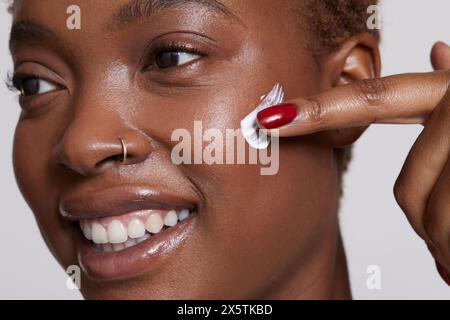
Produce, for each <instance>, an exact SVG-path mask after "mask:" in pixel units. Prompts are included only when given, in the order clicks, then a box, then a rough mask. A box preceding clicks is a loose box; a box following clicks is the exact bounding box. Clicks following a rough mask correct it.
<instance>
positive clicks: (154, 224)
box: [145, 213, 164, 234]
mask: <svg viewBox="0 0 450 320" xmlns="http://www.w3.org/2000/svg"><path fill="white" fill-rule="evenodd" d="M163 226H164V221H163V219H162V218H161V216H160V215H159V214H157V213H153V214H151V215H150V216H149V217H148V218H147V221H146V222H145V228H146V229H147V231H148V232H150V233H153V234H155V233H158V232H160V231H161V230H162V228H163Z"/></svg>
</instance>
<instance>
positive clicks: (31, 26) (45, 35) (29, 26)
mask: <svg viewBox="0 0 450 320" xmlns="http://www.w3.org/2000/svg"><path fill="white" fill-rule="evenodd" d="M56 38H57V36H56V34H55V33H54V32H53V31H52V30H51V29H50V28H48V27H47V26H45V25H43V24H41V23H38V22H35V21H32V20H29V19H26V20H21V21H17V22H15V23H14V24H13V25H12V27H11V32H10V34H9V48H10V49H11V47H12V45H13V44H14V43H15V42H19V41H26V40H34V41H36V40H47V41H49V40H50V41H51V40H56Z"/></svg>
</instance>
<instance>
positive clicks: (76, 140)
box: [54, 114, 151, 176]
mask: <svg viewBox="0 0 450 320" xmlns="http://www.w3.org/2000/svg"><path fill="white" fill-rule="evenodd" d="M150 154H151V141H150V138H149V137H148V136H147V135H146V134H145V133H144V132H142V131H141V130H138V129H136V128H132V127H129V126H127V125H126V124H124V123H123V122H122V121H120V119H115V118H114V116H113V115H104V116H103V117H101V119H99V118H98V117H95V116H94V115H93V114H90V115H87V116H81V117H78V118H77V119H75V120H73V121H72V122H71V123H70V124H69V126H68V127H67V129H66V130H65V132H64V135H63V137H62V139H61V140H60V141H59V143H58V144H57V145H56V147H55V148H54V158H55V159H56V162H57V163H58V164H59V165H61V166H64V167H66V168H69V169H70V170H72V171H73V172H76V173H78V174H80V175H82V176H93V175H97V174H100V173H101V172H103V171H104V170H106V169H107V168H108V167H111V166H121V165H132V164H136V163H139V162H143V161H145V159H147V158H148V157H149V155H150ZM124 156H125V157H124Z"/></svg>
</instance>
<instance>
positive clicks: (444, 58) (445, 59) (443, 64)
mask: <svg viewBox="0 0 450 320" xmlns="http://www.w3.org/2000/svg"><path fill="white" fill-rule="evenodd" d="M431 64H432V65H433V68H434V70H446V69H450V47H449V46H448V45H447V44H445V43H444V42H437V43H435V44H434V46H433V49H431Z"/></svg>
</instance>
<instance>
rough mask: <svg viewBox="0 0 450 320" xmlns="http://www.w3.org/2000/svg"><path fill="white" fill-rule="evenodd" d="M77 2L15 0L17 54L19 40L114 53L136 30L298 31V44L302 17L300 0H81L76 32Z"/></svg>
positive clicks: (278, 34)
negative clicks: (73, 24) (71, 24)
mask: <svg viewBox="0 0 450 320" xmlns="http://www.w3.org/2000/svg"><path fill="white" fill-rule="evenodd" d="M73 3H74V2H73V1H71V0H15V1H14V13H13V29H12V31H11V41H10V47H11V51H12V52H13V54H14V45H15V43H16V42H18V43H20V42H25V43H30V42H32V41H34V40H36V43H37V42H38V41H40V40H43V39H45V42H46V45H47V44H48V43H49V42H51V43H50V45H53V46H57V45H59V46H60V47H61V48H60V49H61V50H65V51H70V52H71V53H73V52H78V51H79V53H80V55H88V54H90V53H88V52H87V51H88V50H93V48H94V47H95V46H97V47H103V48H105V49H106V48H109V49H113V48H112V47H111V46H112V45H113V44H114V43H118V42H120V41H121V37H118V36H116V35H117V34H118V33H121V34H122V35H124V34H128V36H133V37H136V34H138V32H136V31H137V29H136V28H137V27H141V29H143V28H150V29H161V30H162V29H164V28H165V29H167V30H168V29H169V28H171V29H177V30H180V31H184V30H197V31H199V32H202V33H203V32H204V33H207V32H208V31H209V30H211V29H214V30H215V31H216V33H223V34H228V36H229V37H232V34H233V33H236V32H239V34H240V36H242V35H245V36H247V37H253V38H257V37H259V38H262V37H265V36H270V37H272V38H274V37H277V38H285V39H286V37H287V36H289V35H291V36H292V33H293V31H294V32H295V38H291V39H292V41H295V42H298V38H297V36H298V32H296V30H297V29H298V28H297V27H298V25H299V24H298V21H297V16H298V15H297V14H293V11H296V10H293V9H295V6H296V4H297V3H298V0H277V1H273V0H78V1H77V2H76V3H77V5H78V6H79V8H80V21H81V29H80V30H76V31H75V30H69V29H68V27H67V21H68V18H69V17H70V16H71V15H70V11H68V8H70V7H71V5H73ZM255 3H257V5H255ZM147 22H148V23H149V24H147ZM294 25H295V27H293V26H294ZM150 31H151V30H150ZM124 37H126V36H124ZM122 40H123V38H122ZM285 41H287V40H285ZM42 42H44V41H42ZM83 52H85V54H82V53H83Z"/></svg>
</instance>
